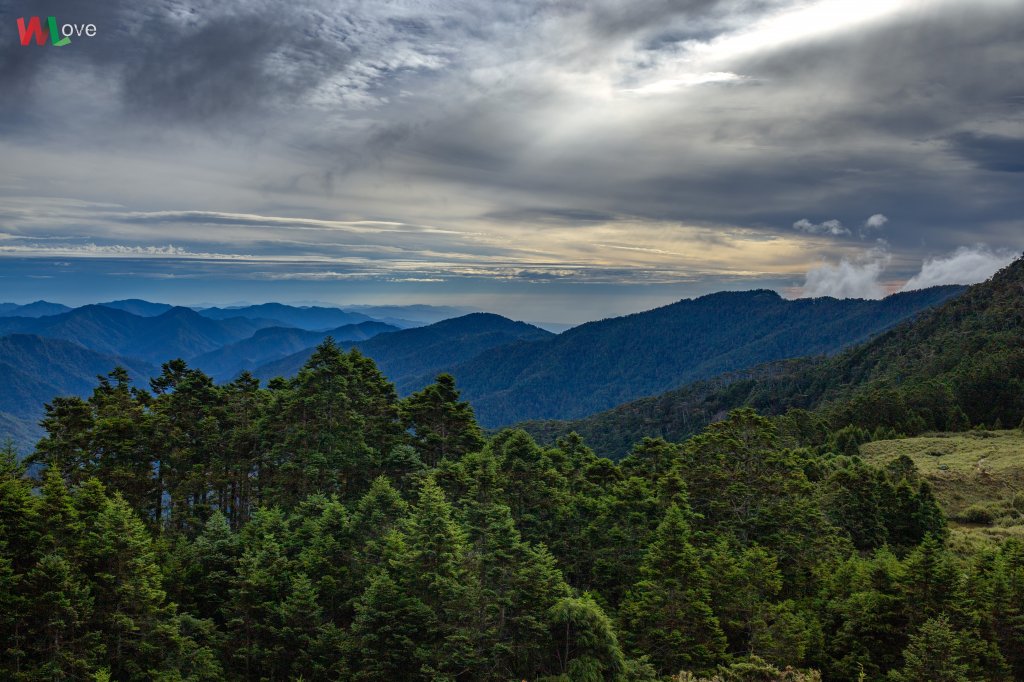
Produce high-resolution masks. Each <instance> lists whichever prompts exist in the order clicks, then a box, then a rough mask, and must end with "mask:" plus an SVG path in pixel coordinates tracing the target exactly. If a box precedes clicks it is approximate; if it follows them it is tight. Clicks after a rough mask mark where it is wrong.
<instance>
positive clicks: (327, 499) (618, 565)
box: [0, 332, 1024, 682]
mask: <svg viewBox="0 0 1024 682" xmlns="http://www.w3.org/2000/svg"><path fill="white" fill-rule="evenodd" d="M398 333H400V332H394V333H393V334H398ZM993 399H998V396H997V395H995V394H992V395H986V396H981V402H980V403H979V409H991V408H993V407H994V405H993V402H992V400H993ZM50 405H51V406H50V408H49V409H48V411H47V414H46V418H45V421H44V423H45V427H46V437H45V438H44V439H42V440H41V441H40V443H39V445H38V447H37V448H36V451H35V452H34V453H33V455H32V456H31V458H30V462H31V463H32V464H33V465H34V467H33V469H32V471H33V474H32V475H31V476H30V475H29V471H28V470H27V469H26V467H25V466H24V465H22V464H19V463H18V462H17V461H16V459H15V457H14V456H13V453H11V452H10V451H6V450H3V449H0V509H2V510H3V514H0V642H3V643H4V649H3V650H2V651H0V677H2V678H3V679H12V680H52V679H100V680H129V681H132V682H134V681H136V680H138V681H140V682H141V681H143V680H153V679H161V680H194V681H196V682H205V681H210V682H212V681H213V680H231V681H233V682H234V681H237V682H260V681H261V680H298V679H303V680H309V681H310V682H313V681H324V682H326V681H328V680H361V681H364V682H392V681H395V680H403V681H406V680H407V681H410V682H436V681H437V680H449V681H452V682H462V681H464V682H476V681H481V682H507V681H508V680H531V681H534V682H669V681H685V682H713V681H718V682H721V681H722V680H735V681H737V682H740V681H742V682H752V681H754V680H760V681H771V682H782V681H785V682H820V681H821V680H824V681H825V682H833V681H835V682H855V681H858V680H878V681H883V680H887V681H890V682H911V681H914V682H917V681H924V680H928V681H929V682H932V681H935V680H948V681H949V682H954V681H955V682H964V681H967V682H981V681H982V680H985V681H992V682H1010V680H1014V679H1022V677H1024V654H1022V651H1024V649H1022V643H1024V632H1022V630H1021V627H1020V613H1021V604H1024V543H1022V542H1021V541H1020V540H1019V539H1017V538H1010V539H1007V540H1005V541H1000V542H998V543H996V542H993V543H992V544H990V545H988V546H986V547H984V548H980V549H972V548H971V547H959V548H957V547H952V546H950V545H948V544H947V541H946V538H947V536H948V530H947V526H946V520H945V518H944V516H943V514H942V512H941V509H940V507H939V505H938V504H937V501H936V498H935V496H934V494H933V493H932V489H931V487H930V485H929V484H928V482H927V481H926V480H924V479H923V478H922V476H921V475H920V474H919V473H918V471H917V469H916V467H915V466H914V463H913V461H912V460H911V459H909V458H907V457H896V458H895V459H893V460H891V461H886V462H885V463H884V464H882V465H879V466H873V465H871V464H868V463H865V462H864V461H862V460H861V459H859V458H856V457H850V456H847V455H844V454H842V450H841V449H840V450H837V449H835V448H833V444H839V443H840V442H841V440H842V438H841V437H842V436H843V434H844V432H846V431H848V429H847V428H842V429H840V430H839V431H837V432H835V433H832V432H830V431H829V430H828V429H827V428H825V429H824V431H823V433H822V434H820V435H821V436H822V437H823V438H824V441H823V444H822V445H807V444H801V442H800V441H801V440H802V439H801V438H794V437H793V434H792V433H791V432H790V431H788V430H787V428H786V427H784V426H783V425H781V423H780V422H779V421H778V420H775V421H773V420H771V419H768V418H765V417H762V416H759V415H757V414H756V413H755V412H754V411H752V410H737V411H734V412H731V413H729V414H728V415H726V416H725V418H724V419H723V420H721V421H719V422H717V423H715V424H712V425H710V426H708V427H707V428H705V429H704V430H703V431H702V432H701V433H699V434H698V435H696V436H695V437H693V438H692V439H690V440H688V441H686V442H684V443H668V442H665V441H662V440H644V441H641V442H639V443H637V444H636V445H635V446H634V448H633V449H632V450H631V453H630V455H629V456H628V457H626V458H624V459H623V460H622V461H620V462H617V463H616V462H611V461H609V460H607V459H603V458H600V457H598V456H596V455H595V454H594V452H593V451H591V450H590V449H589V448H587V446H586V444H585V443H584V442H583V441H582V440H581V439H580V438H579V437H577V436H570V437H567V438H564V439H561V440H560V441H559V442H558V443H556V444H555V445H554V446H553V447H542V446H538V445H537V444H536V443H535V442H534V441H533V440H532V439H531V438H530V437H529V435H528V434H526V433H525V432H523V431H521V430H506V431H503V432H501V433H499V434H495V435H494V436H493V437H492V438H490V439H486V438H485V437H484V434H483V433H482V432H481V430H480V428H479V427H478V425H477V424H476V422H475V420H474V418H473V411H472V408H471V406H470V405H469V404H468V403H467V402H465V401H463V400H462V399H461V398H460V396H459V393H458V390H457V389H456V386H455V382H454V381H453V380H452V379H451V377H450V376H447V375H445V376H442V377H439V379H438V381H437V382H436V383H434V384H431V385H430V386H427V387H426V388H424V389H423V390H422V391H418V392H416V393H413V394H412V395H410V396H408V397H407V398H404V399H399V398H398V395H397V391H396V390H395V387H394V386H393V385H392V384H390V383H389V382H388V381H386V380H385V378H384V377H383V375H382V374H381V373H380V371H379V370H378V369H377V368H376V366H375V365H374V363H373V361H372V360H370V359H369V358H367V357H366V356H365V355H363V354H361V353H359V352H356V351H352V352H344V351H342V350H341V349H339V348H338V347H337V346H336V345H335V344H333V343H331V342H326V341H325V342H324V343H323V344H321V346H320V347H318V348H317V349H316V351H315V352H314V353H313V354H312V355H311V356H310V358H309V360H308V361H307V363H306V364H305V365H304V366H303V367H302V368H300V371H299V372H297V373H296V375H295V376H294V377H293V378H290V379H284V380H281V381H275V382H273V383H272V384H271V385H270V386H268V387H266V388H261V387H260V385H259V384H258V382H256V381H254V380H253V379H252V378H251V377H249V376H242V377H239V378H238V379H237V380H235V381H232V382H230V383H226V384H217V383H215V382H213V381H211V380H210V378H209V377H208V376H206V375H205V374H203V373H202V372H201V371H198V370H195V369H191V368H189V367H188V366H187V365H186V364H185V363H183V362H179V361H173V362H168V363H165V364H164V365H163V367H162V370H161V373H160V374H159V376H157V377H156V378H155V379H154V381H153V382H152V384H151V391H144V390H143V391H140V390H133V388H132V387H131V386H130V384H129V383H128V378H127V376H126V375H124V374H123V373H113V374H111V375H110V376H108V377H104V378H103V379H102V380H101V381H100V382H99V384H98V385H97V386H96V388H95V390H94V391H93V392H92V394H91V395H89V396H88V398H85V399H82V398H57V399H53V400H51V401H50ZM792 421H794V422H795V421H797V420H795V419H793V420H792ZM957 552H959V554H958V553H957Z"/></svg>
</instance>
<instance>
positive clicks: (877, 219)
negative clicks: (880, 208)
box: [864, 213, 889, 230]
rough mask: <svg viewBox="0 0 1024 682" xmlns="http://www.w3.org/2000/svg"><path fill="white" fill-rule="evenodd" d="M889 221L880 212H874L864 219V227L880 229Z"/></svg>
mask: <svg viewBox="0 0 1024 682" xmlns="http://www.w3.org/2000/svg"><path fill="white" fill-rule="evenodd" d="M887 222H889V218H887V217H886V216H885V215H883V214H881V213H876V214H874V215H873V216H871V217H870V218H868V219H867V220H865V221H864V228H865V229H868V230H880V229H882V228H883V227H885V224H886V223H887Z"/></svg>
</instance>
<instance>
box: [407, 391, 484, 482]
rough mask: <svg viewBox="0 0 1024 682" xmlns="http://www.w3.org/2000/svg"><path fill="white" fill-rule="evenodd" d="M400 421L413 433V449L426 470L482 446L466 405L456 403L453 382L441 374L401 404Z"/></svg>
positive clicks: (456, 398) (456, 394) (471, 413)
mask: <svg viewBox="0 0 1024 682" xmlns="http://www.w3.org/2000/svg"><path fill="white" fill-rule="evenodd" d="M402 418H403V420H404V421H405V424H406V426H408V427H409V428H410V429H412V431H413V434H414V435H413V446H415V448H416V449H417V450H418V451H419V453H420V458H421V459H422V460H423V462H424V463H425V464H426V465H427V466H436V465H437V463H438V462H440V461H441V460H442V459H443V458H446V457H447V458H449V459H458V458H460V457H462V456H463V455H465V454H466V453H469V452H474V451H476V450H479V449H480V448H481V447H483V445H484V439H483V435H482V433H481V432H480V427H479V426H477V423H476V418H475V417H474V416H473V408H472V407H470V405H469V403H467V402H464V401H460V400H459V391H458V389H456V388H455V379H454V378H453V377H452V375H450V374H440V375H438V377H437V379H436V380H435V381H434V383H433V384H431V385H430V386H427V387H426V388H424V389H423V390H422V391H419V392H417V393H413V394H412V395H410V396H409V397H408V398H406V399H405V400H404V401H403V402H402Z"/></svg>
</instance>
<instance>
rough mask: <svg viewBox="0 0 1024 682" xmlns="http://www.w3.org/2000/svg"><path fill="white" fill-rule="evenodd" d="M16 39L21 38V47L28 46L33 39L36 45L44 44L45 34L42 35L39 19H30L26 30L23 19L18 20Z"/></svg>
mask: <svg viewBox="0 0 1024 682" xmlns="http://www.w3.org/2000/svg"><path fill="white" fill-rule="evenodd" d="M18 37H19V38H21V44H22V45H28V44H29V42H31V40H32V38H33V37H35V39H36V45H43V44H44V43H46V34H45V33H43V25H42V24H41V23H40V22H39V17H31V18H30V19H29V20H28V29H27V30H26V29H25V19H24V18H21V19H18Z"/></svg>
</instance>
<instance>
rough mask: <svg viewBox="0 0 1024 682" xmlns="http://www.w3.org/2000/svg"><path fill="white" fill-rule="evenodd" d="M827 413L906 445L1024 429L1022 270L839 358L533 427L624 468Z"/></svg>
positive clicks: (792, 364)
mask: <svg viewBox="0 0 1024 682" xmlns="http://www.w3.org/2000/svg"><path fill="white" fill-rule="evenodd" d="M742 405H749V406H752V407H754V408H756V409H758V410H759V411H761V412H763V413H765V414H782V413H784V412H785V411H786V410H788V409H790V408H804V409H821V410H827V412H828V414H829V415H830V416H831V417H833V418H834V421H835V422H836V423H844V424H845V423H854V424H861V425H863V426H864V427H866V428H868V429H869V430H873V429H875V428H877V427H879V426H884V427H887V428H893V429H895V430H897V431H899V432H902V433H915V432H920V431H922V430H926V429H934V430H950V429H958V428H964V427H965V426H967V425H978V424H981V425H988V426H1016V425H1017V424H1019V423H1020V421H1021V418H1022V417H1024V260H1017V261H1015V262H1014V263H1012V264H1011V265H1009V266H1008V267H1006V268H1004V269H1003V270H1001V271H1000V272H998V273H997V274H996V275H994V276H993V277H992V278H991V279H990V280H989V281H987V282H983V283H981V284H976V285H974V286H972V287H970V288H969V289H968V290H967V291H966V292H964V293H963V294H961V295H960V296H957V297H956V298H953V299H952V300H950V301H947V302H946V303H944V304H943V305H941V306H939V307H937V308H935V309H934V310H931V311H928V312H926V313H923V314H922V315H920V316H919V317H918V318H916V319H915V320H912V321H908V322H905V323H903V324H901V325H899V326H897V327H895V328H893V329H891V330H889V331H888V332H886V333H884V334H882V335H880V336H879V337H877V338H875V339H873V340H871V341H868V342H866V343H864V344H861V345H858V346H856V347H854V348H851V349H849V350H846V351H844V352H843V353H840V354H839V355H837V356H835V357H832V358H808V359H799V360H793V361H788V362H779V363H773V364H770V365H764V366H760V367H756V368H754V369H752V370H749V371H744V372H739V373H735V374H732V375H723V376H720V377H717V378H715V379H713V380H708V381H702V382H696V383H693V384H690V385H688V386H684V387H683V388H680V389H677V390H674V391H669V392H667V393H664V394H662V395H659V396H656V397H652V398H645V399H642V400H637V401H633V402H630V403H627V404H624V405H620V406H618V407H616V408H614V409H612V410H608V411H606V412H602V413H599V414H596V415H593V416H590V417H586V418H584V419H579V420H575V421H568V422H555V421H550V422H530V423H527V424H524V428H526V429H527V430H529V431H530V432H531V433H533V434H534V435H536V436H537V437H538V438H540V439H541V440H545V441H550V440H552V439H553V438H555V437H557V436H558V435H560V434H564V433H568V432H570V431H577V432H579V433H580V434H582V435H584V437H586V438H587V439H588V441H589V442H592V443H593V444H594V445H595V446H596V447H597V448H598V450H599V451H600V452H602V453H605V454H609V455H614V456H618V455H621V454H622V453H623V452H625V450H626V449H628V447H629V444H630V443H632V442H634V441H635V440H636V439H638V438H640V437H642V436H648V435H649V436H663V437H665V438H668V439H670V440H680V439H682V438H685V437H686V436H688V435H690V434H692V433H695V432H696V431H698V430H699V429H701V428H702V427H703V426H704V425H705V424H708V423H710V422H711V421H713V420H715V419H718V418H720V417H721V416H722V415H723V414H725V412H727V411H728V410H729V409H732V408H734V407H738V406H742Z"/></svg>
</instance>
